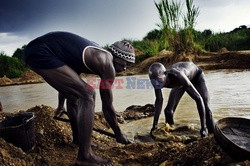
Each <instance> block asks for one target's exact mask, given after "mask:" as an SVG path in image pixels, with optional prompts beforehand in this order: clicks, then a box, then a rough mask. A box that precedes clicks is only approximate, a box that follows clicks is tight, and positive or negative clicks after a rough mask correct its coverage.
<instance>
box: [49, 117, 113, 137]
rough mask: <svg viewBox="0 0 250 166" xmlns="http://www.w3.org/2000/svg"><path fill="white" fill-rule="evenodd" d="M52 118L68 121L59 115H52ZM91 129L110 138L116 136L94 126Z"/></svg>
mask: <svg viewBox="0 0 250 166" xmlns="http://www.w3.org/2000/svg"><path fill="white" fill-rule="evenodd" d="M53 118H54V119H55V120H59V121H62V122H67V123H69V122H70V120H69V119H65V118H60V117H56V116H54V117H53ZM93 130H94V131H96V132H98V133H100V134H104V135H106V136H109V137H112V138H116V137H115V134H113V133H110V132H107V131H105V130H102V129H98V128H95V127H93Z"/></svg>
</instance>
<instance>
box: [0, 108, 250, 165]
mask: <svg viewBox="0 0 250 166" xmlns="http://www.w3.org/2000/svg"><path fill="white" fill-rule="evenodd" d="M27 111H28V112H34V113H35V119H34V124H35V138H36V139H35V147H34V149H33V150H31V151H30V152H28V153H25V152H23V151H22V150H21V149H20V148H17V147H15V146H13V145H12V144H10V143H6V142H5V141H4V140H3V139H0V148H1V150H0V165H22V166H25V165H65V166H68V165H74V163H75V159H76V154H77V150H78V147H77V146H75V145H72V144H71V141H72V137H71V129H70V126H69V124H67V123H65V122H60V121H55V120H54V119H53V118H52V117H53V108H51V107H49V106H44V105H42V106H36V107H33V108H31V109H29V110H27ZM4 116H5V114H4V113H1V114H0V119H1V118H3V117H4ZM120 125H122V124H120ZM95 127H99V128H102V129H106V130H107V131H109V130H110V129H109V126H108V125H107V123H106V122H105V120H104V119H103V116H102V114H100V113H96V115H95ZM92 142H93V143H94V144H96V145H97V146H95V147H93V150H94V151H95V153H97V154H98V155H100V156H102V157H105V158H109V159H111V160H112V161H113V165H115V166H122V165H131V166H144V165H160V164H161V165H162V166H165V165H200V166H203V165H235V166H236V165H245V166H247V165H249V164H250V161H243V162H237V161H235V160H234V159H232V158H231V157H230V156H228V155H227V154H226V153H225V152H224V151H223V150H222V149H221V147H220V146H219V145H218V144H217V143H216V141H215V139H214V137H213V135H210V136H209V137H206V138H199V137H193V138H192V139H190V140H189V141H181V140H179V141H178V140H169V141H167V140H165V141H159V140H158V141H154V142H136V143H133V144H130V145H126V146H125V145H122V144H119V143H117V142H116V141H115V140H114V139H113V138H110V137H108V136H105V135H103V134H99V133H97V132H93V135H92Z"/></svg>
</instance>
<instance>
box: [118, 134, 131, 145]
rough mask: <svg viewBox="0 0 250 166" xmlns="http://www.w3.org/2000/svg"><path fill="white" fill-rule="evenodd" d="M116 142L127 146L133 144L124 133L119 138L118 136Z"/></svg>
mask: <svg viewBox="0 0 250 166" xmlns="http://www.w3.org/2000/svg"><path fill="white" fill-rule="evenodd" d="M116 141H117V142H119V143H121V144H125V145H127V144H131V143H133V142H132V141H130V140H129V139H128V138H127V137H126V135H125V134H123V133H121V134H120V135H119V136H116Z"/></svg>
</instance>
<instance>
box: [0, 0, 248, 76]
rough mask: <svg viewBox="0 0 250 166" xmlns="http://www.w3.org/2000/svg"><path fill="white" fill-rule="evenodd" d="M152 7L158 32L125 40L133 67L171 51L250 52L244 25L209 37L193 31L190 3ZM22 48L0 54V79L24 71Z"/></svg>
mask: <svg viewBox="0 0 250 166" xmlns="http://www.w3.org/2000/svg"><path fill="white" fill-rule="evenodd" d="M155 6H156V9H157V11H158V13H159V18H160V23H158V24H157V27H158V28H159V29H154V30H152V31H150V32H148V33H147V35H146V36H145V37H144V38H143V39H142V40H128V41H130V42H131V43H132V45H133V46H134V47H135V48H136V51H137V52H141V53H140V56H137V57H136V63H139V62H141V61H143V60H145V59H147V58H149V57H152V56H154V55H156V54H158V53H159V52H160V51H161V50H163V49H166V50H171V51H173V52H174V54H175V55H176V56H178V55H180V54H182V53H184V54H183V55H186V54H185V53H190V52H191V53H200V52H205V51H212V52H216V51H219V50H220V49H221V48H223V47H224V48H226V49H228V50H229V51H237V50H250V44H249V43H250V28H247V26H245V25H242V26H240V27H239V28H235V29H234V30H232V31H231V32H224V33H222V32H221V33H213V32H212V31H211V30H210V29H206V30H204V31H203V32H200V31H196V30H195V29H194V27H195V24H196V20H197V17H198V16H199V13H200V10H199V7H196V6H195V5H194V3H193V0H185V5H183V4H182V3H180V1H176V0H160V2H159V3H156V2H155ZM183 6H185V10H184V9H183ZM184 11H185V12H184ZM25 47H26V46H23V47H22V48H17V50H16V51H15V52H14V54H13V55H12V57H8V56H6V55H5V54H4V52H0V77H3V76H4V75H6V76H7V77H9V78H15V77H19V76H20V75H21V74H22V72H23V71H25V70H27V69H28V68H27V67H26V66H25V64H24V63H23V61H22V60H21V57H22V56H23V54H24V49H25ZM104 48H107V46H105V47H104Z"/></svg>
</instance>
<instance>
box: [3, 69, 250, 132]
mask: <svg viewBox="0 0 250 166" xmlns="http://www.w3.org/2000/svg"><path fill="white" fill-rule="evenodd" d="M205 77H206V81H207V86H208V89H209V93H210V98H211V101H210V107H211V109H212V111H213V116H214V118H215V120H216V121H217V120H219V119H221V118H224V117H229V116H231V117H245V118H250V84H249V83H250V71H242V70H241V71H236V70H218V71H209V72H206V73H205ZM85 80H86V79H85ZM86 81H91V82H92V85H97V84H98V78H97V80H96V81H95V80H93V78H87V80H86ZM96 92H97V95H96V107H95V110H96V111H101V100H100V96H99V91H98V89H96ZM169 92H170V89H164V90H163V93H164V106H163V108H164V107H165V106H166V103H167V100H168V94H169ZM113 97H114V107H115V109H116V110H117V111H124V110H125V109H126V108H127V107H128V106H131V105H145V104H148V103H150V104H153V103H154V100H155V97H154V91H153V89H151V86H150V84H149V80H148V76H147V75H136V76H126V77H117V80H116V82H115V84H114V87H113ZM0 100H1V102H2V105H3V109H4V111H5V112H14V111H17V110H27V109H29V108H31V107H34V106H36V105H41V104H44V105H48V106H52V107H54V108H55V107H56V106H57V91H56V90H54V89H53V88H51V87H50V86H49V85H48V84H47V83H41V84H30V85H18V86H7V87H0ZM174 118H175V124H176V125H189V126H190V125H191V126H194V128H197V129H198V128H199V124H200V122H199V116H198V111H197V108H196V104H195V102H194V101H193V100H192V99H191V98H190V97H189V96H188V95H187V94H184V96H183V98H182V99H181V101H180V103H179V105H178V107H177V110H176V114H175V117H174ZM152 120H153V118H152V117H151V118H146V119H141V120H137V121H133V122H129V123H126V124H123V125H121V127H122V129H123V131H124V132H126V133H127V134H128V135H129V137H134V135H138V134H139V135H148V133H149V131H150V129H151V126H152ZM159 122H160V123H163V122H164V114H163V112H162V114H161V116H160V120H159ZM197 134H198V132H197Z"/></svg>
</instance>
